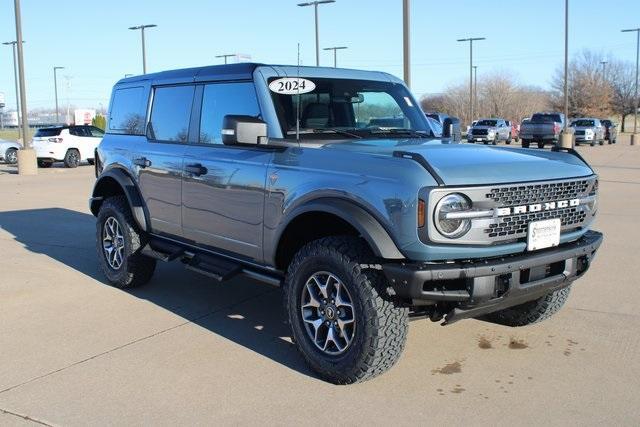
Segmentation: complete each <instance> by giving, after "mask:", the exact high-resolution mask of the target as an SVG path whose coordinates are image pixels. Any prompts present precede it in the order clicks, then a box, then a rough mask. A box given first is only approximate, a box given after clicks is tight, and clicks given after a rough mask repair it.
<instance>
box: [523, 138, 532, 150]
mask: <svg viewBox="0 0 640 427" xmlns="http://www.w3.org/2000/svg"><path fill="white" fill-rule="evenodd" d="M529 144H530V142H529V141H525V140H524V139H523V140H522V148H529Z"/></svg>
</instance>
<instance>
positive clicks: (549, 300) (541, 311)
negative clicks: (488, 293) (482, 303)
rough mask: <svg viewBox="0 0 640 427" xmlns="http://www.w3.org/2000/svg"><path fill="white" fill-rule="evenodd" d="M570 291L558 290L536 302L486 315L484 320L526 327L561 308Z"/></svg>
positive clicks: (569, 288) (569, 289) (566, 289)
mask: <svg viewBox="0 0 640 427" xmlns="http://www.w3.org/2000/svg"><path fill="white" fill-rule="evenodd" d="M570 291H571V286H567V287H566V288H562V289H558V290H557V291H553V292H550V293H548V294H547V295H545V296H543V297H542V298H538V299H537V300H534V301H529V302H526V303H524V304H521V305H517V306H515V307H510V308H506V309H504V310H500V311H496V312H495V313H491V314H488V315H487V316H486V317H485V320H488V321H490V322H493V323H498V324H500V325H506V326H526V325H530V324H532V323H538V322H542V321H543V320H546V319H548V318H549V317H551V316H553V315H554V314H555V313H557V312H558V311H559V310H560V309H561V308H562V306H563V305H564V303H565V302H566V301H567V298H568V297H569V292H570Z"/></svg>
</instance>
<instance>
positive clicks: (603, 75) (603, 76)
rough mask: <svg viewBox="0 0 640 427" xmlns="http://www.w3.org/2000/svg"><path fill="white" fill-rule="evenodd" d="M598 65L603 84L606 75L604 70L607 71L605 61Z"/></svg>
mask: <svg viewBox="0 0 640 427" xmlns="http://www.w3.org/2000/svg"><path fill="white" fill-rule="evenodd" d="M600 64H601V65H602V81H603V82H604V81H605V80H606V77H607V74H606V70H607V64H608V62H607V61H600Z"/></svg>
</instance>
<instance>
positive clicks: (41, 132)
mask: <svg viewBox="0 0 640 427" xmlns="http://www.w3.org/2000/svg"><path fill="white" fill-rule="evenodd" d="M60 132H62V128H49V129H38V130H37V131H36V133H35V134H34V135H33V136H34V138H38V137H40V138H43V137H48V136H58V135H60Z"/></svg>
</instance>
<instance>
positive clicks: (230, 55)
mask: <svg viewBox="0 0 640 427" xmlns="http://www.w3.org/2000/svg"><path fill="white" fill-rule="evenodd" d="M233 56H236V54H235V53H227V54H225V55H216V58H224V65H227V58H231V57H233Z"/></svg>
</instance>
